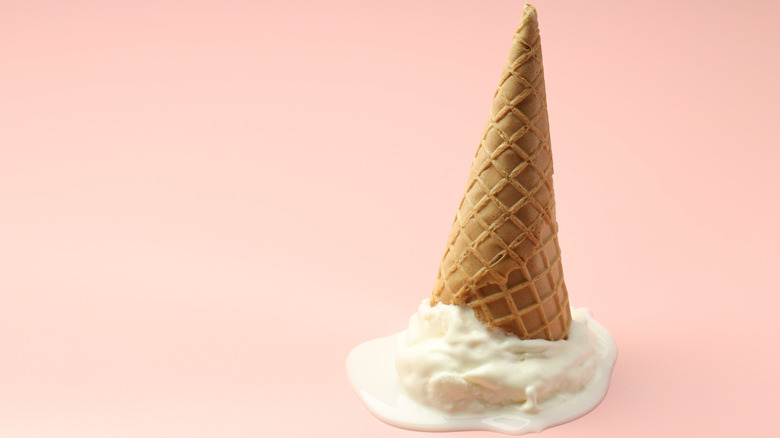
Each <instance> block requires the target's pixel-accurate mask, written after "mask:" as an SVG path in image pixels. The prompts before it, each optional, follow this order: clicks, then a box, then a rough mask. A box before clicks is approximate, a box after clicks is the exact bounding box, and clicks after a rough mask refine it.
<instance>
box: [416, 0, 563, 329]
mask: <svg viewBox="0 0 780 438" xmlns="http://www.w3.org/2000/svg"><path fill="white" fill-rule="evenodd" d="M552 175H553V163H552V151H551V149H550V131H549V125H548V116H547V98H546V93H545V87H544V70H543V68H542V52H541V44H540V38H539V27H538V22H537V18H536V10H535V9H534V8H533V7H532V6H530V5H527V6H526V9H525V13H524V15H523V19H522V21H521V23H520V26H519V27H518V29H517V31H516V32H515V35H514V38H513V41H512V47H511V50H510V54H509V57H508V59H507V63H506V66H505V67H504V72H503V73H502V75H501V80H500V81H499V85H498V89H497V90H496V93H495V95H494V97H493V104H492V106H491V109H490V117H489V120H488V123H487V125H486V127H485V130H484V131H483V134H482V139H481V141H480V144H479V148H478V149H477V153H476V156H475V158H474V162H473V163H472V167H471V172H470V174H469V179H468V183H467V185H466V191H465V193H464V195H463V199H462V200H461V203H460V206H459V207H458V211H457V213H456V215H455V221H454V223H453V226H452V230H451V231H450V236H449V239H448V244H447V249H446V251H445V253H444V257H443V259H442V262H441V265H440V267H439V273H438V276H437V279H436V284H435V286H434V291H433V295H432V297H431V304H432V305H435V304H436V303H437V302H442V303H444V304H457V305H460V304H467V305H469V306H470V307H471V308H473V309H474V312H475V314H476V316H477V318H478V319H479V320H480V321H482V322H483V323H484V324H486V325H487V326H488V327H491V328H500V329H502V330H504V331H505V332H507V333H513V334H515V335H517V336H518V337H519V338H521V339H533V338H539V339H547V340H551V341H554V340H559V339H566V338H567V336H568V332H569V327H570V325H571V311H570V308H569V298H568V292H567V290H566V284H565V283H564V281H563V268H562V266H561V250H560V246H559V244H558V224H557V222H556V218H555V195H554V191H553V181H552Z"/></svg>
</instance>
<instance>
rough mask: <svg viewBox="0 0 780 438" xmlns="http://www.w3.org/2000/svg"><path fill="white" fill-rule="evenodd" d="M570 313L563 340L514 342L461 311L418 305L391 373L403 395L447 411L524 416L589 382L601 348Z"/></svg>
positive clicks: (582, 317) (577, 314)
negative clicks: (504, 411)
mask: <svg viewBox="0 0 780 438" xmlns="http://www.w3.org/2000/svg"><path fill="white" fill-rule="evenodd" d="M589 321H591V315H590V314H589V312H587V311H586V310H575V309H572V325H571V328H570V330H569V337H568V339H567V340H559V341H547V340H543V339H530V340H521V339H519V338H517V337H516V336H513V335H507V334H505V333H504V332H503V331H501V330H488V329H486V328H485V325H484V324H482V323H481V322H480V321H479V320H477V318H476V317H475V316H474V312H473V310H471V308H469V307H468V306H454V305H445V304H437V305H435V306H433V307H431V306H430V305H429V300H427V299H426V300H424V301H423V303H422V304H421V305H420V307H419V309H418V311H417V313H415V314H414V316H412V318H411V321H410V322H409V329H408V330H407V332H406V336H404V337H402V338H400V339H399V342H398V346H397V350H396V362H395V364H396V369H397V371H398V376H399V378H400V381H401V384H402V386H403V388H404V389H405V391H406V393H407V394H409V395H410V396H411V397H413V398H415V399H417V400H418V401H421V402H422V403H424V404H426V405H428V406H432V407H435V408H437V409H440V410H443V411H446V412H448V413H481V412H486V411H491V410H495V409H497V408H501V407H504V406H507V405H515V406H518V407H519V408H520V410H521V411H523V412H526V413H535V412H538V411H540V410H543V409H544V408H545V406H546V405H547V404H554V405H558V404H560V403H563V402H565V400H566V399H567V398H570V397H571V395H573V394H575V393H577V392H579V391H581V390H582V389H583V388H584V387H585V386H586V385H587V383H588V382H589V381H590V380H591V379H592V378H593V376H594V373H595V372H596V367H597V366H598V364H599V359H600V357H601V356H602V355H604V354H606V350H607V347H608V343H607V342H606V341H605V340H603V339H600V338H599V337H598V336H595V335H594V333H593V332H592V331H591V329H590V328H589V326H588V323H589Z"/></svg>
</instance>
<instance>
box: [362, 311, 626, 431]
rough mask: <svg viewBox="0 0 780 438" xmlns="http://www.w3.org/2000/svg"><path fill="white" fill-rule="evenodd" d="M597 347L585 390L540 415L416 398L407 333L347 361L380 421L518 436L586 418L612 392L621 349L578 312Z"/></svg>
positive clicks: (367, 346) (553, 402)
mask: <svg viewBox="0 0 780 438" xmlns="http://www.w3.org/2000/svg"><path fill="white" fill-rule="evenodd" d="M573 313H575V314H577V315H578V317H579V318H580V319H582V318H584V319H586V320H587V328H588V330H589V331H590V335H591V337H592V338H593V339H594V341H595V344H596V346H597V361H596V362H597V363H596V367H595V373H594V375H593V377H592V378H591V379H590V381H589V382H588V383H587V384H586V385H585V386H584V388H583V389H582V390H580V391H579V392H576V393H572V394H566V395H565V396H561V397H551V399H550V400H548V401H546V402H544V403H541V404H540V406H539V408H540V409H539V411H538V412H527V410H526V411H524V410H522V409H521V405H520V404H512V405H507V406H504V407H495V408H494V409H490V410H486V411H483V412H476V413H472V412H469V413H463V412H458V413H448V412H445V411H441V410H438V409H436V408H433V407H429V406H427V405H425V404H423V403H422V402H420V401H418V400H416V399H415V398H413V397H410V396H409V395H408V394H407V393H406V392H405V390H404V388H403V386H402V384H401V381H400V379H399V377H398V373H397V371H396V365H395V363H396V352H397V350H398V348H399V346H401V345H403V344H404V342H405V339H406V331H403V332H400V333H397V334H395V335H392V336H388V337H384V338H380V339H375V340H372V341H368V342H365V343H363V344H360V345H358V346H357V347H355V349H353V350H352V351H351V352H350V354H349V356H348V358H347V374H348V375H349V379H350V382H351V383H352V385H353V386H354V388H355V389H356V390H357V392H358V395H359V396H360V399H361V400H362V401H363V403H364V404H365V405H366V407H367V408H368V410H369V411H371V413H373V414H374V415H375V416H376V417H377V418H379V419H380V420H382V421H384V422H385V423H388V424H390V425H393V426H396V427H400V428H403V429H410V430H419V431H427V432H444V431H458V430H486V431H492V432H500V433H506V434H513V435H522V434H526V433H530V432H541V431H542V430H544V429H547V428H549V427H552V426H555V425H558V424H562V423H566V422H568V421H571V420H574V419H576V418H578V417H581V416H583V415H585V414H587V413H588V412H589V411H591V410H592V409H593V408H595V407H596V406H597V405H598V404H599V403H600V402H601V400H602V399H603V398H604V396H605V395H606V393H607V389H608V387H609V379H610V375H611V373H612V367H613V366H614V363H615V359H616V357H617V347H616V345H615V342H614V340H613V339H612V336H610V334H609V332H608V331H607V330H606V329H605V328H604V327H603V326H602V325H601V324H599V323H598V322H596V320H594V319H593V316H592V315H591V313H590V312H589V311H588V310H587V309H578V310H574V311H573Z"/></svg>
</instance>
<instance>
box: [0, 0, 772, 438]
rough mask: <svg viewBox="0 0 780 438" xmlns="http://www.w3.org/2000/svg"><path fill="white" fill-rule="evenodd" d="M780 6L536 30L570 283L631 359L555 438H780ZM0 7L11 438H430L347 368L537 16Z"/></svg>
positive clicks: (599, 16) (403, 284)
mask: <svg viewBox="0 0 780 438" xmlns="http://www.w3.org/2000/svg"><path fill="white" fill-rule="evenodd" d="M779 5H780V3H777V2H771V1H767V0H764V1H761V0H754V1H745V2H733V1H687V2H666V3H657V2H656V3H651V2H645V1H642V2H638V1H635V2H618V1H606V0H591V1H588V2H574V1H572V2H561V1H558V2H553V1H545V0H539V1H538V2H537V7H538V10H539V16H540V22H541V28H542V41H543V47H544V56H545V69H546V77H547V88H548V95H549V105H550V121H551V126H552V138H553V149H554V155H555V169H556V174H555V175H556V180H555V183H556V196H557V202H558V217H559V223H560V229H561V234H560V237H561V245H562V248H563V262H564V269H565V273H566V281H567V283H568V285H569V291H570V294H571V297H572V301H573V303H574V305H575V306H587V307H590V308H591V309H592V310H593V311H594V313H595V315H596V317H597V318H598V319H599V321H600V322H602V324H604V325H605V326H606V327H607V328H608V329H610V331H611V332H612V334H613V335H614V337H615V338H616V340H617V343H618V346H619V356H618V362H617V366H616V368H615V372H614V375H613V380H612V387H611V389H610V392H609V394H608V395H607V398H606V399H605V400H604V402H603V403H602V404H601V405H600V406H599V407H598V408H597V409H596V410H595V411H594V412H592V413H591V414H589V415H587V416H586V417H584V418H581V419H579V420H577V421H575V422H573V423H569V424H567V425H564V426H560V427H557V428H554V429H551V430H548V431H546V432H544V436H549V437H564V436H580V437H589V436H593V437H595V436H600V437H603V436H615V437H625V436H632V437H644V436H648V437H657V436H668V437H688V436H711V437H726V436H736V435H740V436H741V435H747V436H750V435H753V436H770V435H772V434H773V433H772V432H774V433H775V434H777V433H778V432H780V426H778V422H777V414H776V409H777V407H778V397H780V396H779V395H778V391H780V373H778V372H777V364H778V362H780V352H778V342H777V339H778V329H780V323H778V319H777V317H776V315H777V307H778V304H780V298H778V296H779V295H778V292H780V291H779V290H778V287H777V283H776V278H777V269H778V267H779V266H780V251H779V250H778V246H779V245H780V235H779V234H778V231H777V226H778V223H779V222H780V214H779V210H778V208H777V201H778V193H779V192H780V177H779V176H778V171H777V167H778V162H779V160H780V152H778V146H779V145H780V128H778V127H779V126H780V123H778V121H777V117H778V115H779V114H780V106H779V105H778V102H779V101H780V86H778V85H777V80H778V79H777V78H778V77H780V37H779V36H778V31H777V28H776V25H777V20H778V17H779V16H780V6H779ZM2 10H3V12H2V14H0V436H2V437H49V436H51V437H83V436H101V437H150V436H153V437H260V436H301V437H310V436H318V437H331V436H332V437H336V436H339V437H396V436H399V437H400V436H412V435H414V436H422V435H420V434H419V433H416V432H409V431H403V430H399V429H395V428H393V427H390V426H387V425H385V424H384V423H381V422H380V421H378V420H376V419H375V418H373V417H372V416H371V414H369V413H368V411H367V410H366V409H365V408H364V407H363V406H362V404H361V403H360V402H359V400H358V398H357V395H356V394H355V393H354V391H353V390H352V388H351V387H350V386H349V384H348V382H347V378H346V373H345V367H344V362H345V358H346V356H347V354H348V352H349V351H350V349H352V348H353V347H354V346H356V345H357V344H359V343H360V342H363V341H366V340H369V339H372V338H375V337H380V336H385V335H389V334H392V333H395V332H397V331H400V330H402V329H404V328H405V326H406V323H407V320H408V318H409V316H410V315H411V313H412V312H413V311H414V310H415V308H416V306H417V304H418V303H419V302H420V301H421V300H422V299H423V298H425V297H427V296H428V295H429V293H430V290H431V287H432V284H433V279H434V277H435V273H436V269H437V267H438V263H439V260H440V257H441V255H442V253H443V251H444V245H445V240H446V238H447V235H448V233H449V227H450V224H451V221H452V218H453V216H454V213H455V209H456V207H457V203H458V201H459V200H460V196H461V193H462V192H461V191H462V189H463V185H464V182H465V178H466V174H467V172H468V168H469V166H470V163H471V158H472V157H473V155H474V151H475V148H476V145H477V142H478V140H479V135H480V133H481V131H482V127H483V124H484V123H485V121H486V117H487V111H488V107H489V104H490V98H491V96H492V93H493V91H494V89H495V86H496V83H497V80H498V76H499V73H500V71H501V67H502V65H503V62H504V57H505V55H506V52H507V50H508V46H509V42H510V40H511V36H512V33H513V31H514V28H515V26H516V24H517V23H518V21H519V19H520V16H521V10H522V2H521V1H491V2H454V1H437V2H434V1H429V2H418V1H395V2H365V1H329V2H313V1H312V2H278V4H272V3H271V2H250V1H245V2H236V1H225V2H216V1H214V2H206V1H194V2H185V1H177V2H172V1H163V2H151V1H149V2H146V1H142V2H117V1H111V2H105V1H101V2H98V1H94V2H78V1H73V2H32V1H31V2H6V3H5V4H3V6H2ZM444 435H447V434H444ZM439 436H442V435H439ZM457 436H462V437H466V436H475V437H476V436H497V435H494V434H490V433H486V432H476V433H475V432H472V433H460V434H458V435H457Z"/></svg>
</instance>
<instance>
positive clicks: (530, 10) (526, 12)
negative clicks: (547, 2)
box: [521, 3, 536, 22]
mask: <svg viewBox="0 0 780 438" xmlns="http://www.w3.org/2000/svg"><path fill="white" fill-rule="evenodd" d="M531 20H533V21H536V6H534V5H532V4H530V3H526V4H525V5H524V6H523V19H522V20H521V21H523V22H525V21H531Z"/></svg>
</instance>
